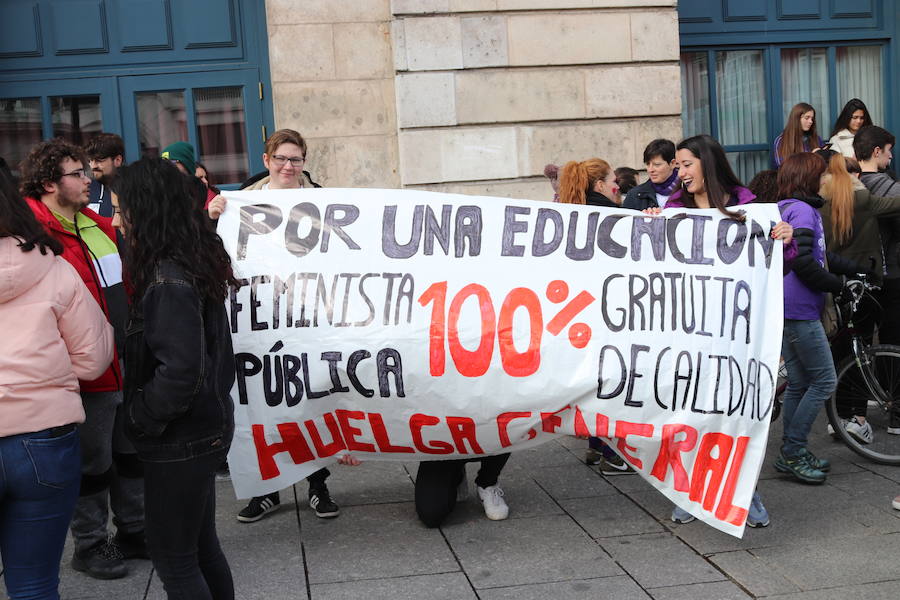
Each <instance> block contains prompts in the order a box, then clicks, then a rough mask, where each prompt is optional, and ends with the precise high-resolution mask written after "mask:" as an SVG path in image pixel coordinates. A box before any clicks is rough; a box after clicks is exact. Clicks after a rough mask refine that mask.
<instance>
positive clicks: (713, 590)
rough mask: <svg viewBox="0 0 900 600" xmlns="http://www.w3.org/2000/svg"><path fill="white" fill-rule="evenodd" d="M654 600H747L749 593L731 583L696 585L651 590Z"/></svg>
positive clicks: (720, 582)
mask: <svg viewBox="0 0 900 600" xmlns="http://www.w3.org/2000/svg"><path fill="white" fill-rule="evenodd" d="M650 596H652V597H653V600H746V599H747V598H751V597H752V596H750V595H749V594H747V592H745V591H744V590H742V589H741V588H740V587H739V586H737V585H735V584H734V583H732V582H730V581H715V582H713V583H695V584H692V585H677V586H674V587H664V588H654V589H652V590H650Z"/></svg>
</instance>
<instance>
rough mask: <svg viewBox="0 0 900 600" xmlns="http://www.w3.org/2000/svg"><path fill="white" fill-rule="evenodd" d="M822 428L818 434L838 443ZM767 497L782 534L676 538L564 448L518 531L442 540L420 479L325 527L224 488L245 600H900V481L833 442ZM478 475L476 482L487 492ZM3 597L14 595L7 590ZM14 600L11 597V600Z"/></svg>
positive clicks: (537, 457) (82, 594)
mask: <svg viewBox="0 0 900 600" xmlns="http://www.w3.org/2000/svg"><path fill="white" fill-rule="evenodd" d="M824 429H825V425H824V420H823V419H821V418H820V420H819V423H818V424H817V425H816V429H815V430H816V431H817V432H824ZM780 434H781V432H780V426H773V428H772V431H771V435H770V443H769V460H768V461H767V465H766V467H765V468H764V469H763V473H762V475H761V480H760V482H759V490H760V492H761V494H762V497H763V500H764V502H765V504H766V507H767V508H768V509H769V512H770V514H771V518H772V524H771V525H770V526H769V527H768V528H765V529H756V530H754V529H749V528H748V529H747V532H746V534H745V535H744V539H743V540H738V539H735V538H732V537H730V536H727V535H725V534H722V533H719V532H717V531H716V530H714V529H712V528H710V527H708V526H706V525H704V524H702V523H700V522H694V523H690V524H687V525H676V524H675V523H672V522H671V521H670V520H669V514H670V511H671V505H670V504H669V503H668V502H667V501H666V500H665V499H664V498H663V497H662V496H661V495H660V494H659V493H658V492H656V491H655V490H653V489H652V488H651V487H650V486H649V484H647V483H645V482H644V481H643V480H642V479H641V478H640V477H638V476H636V475H632V476H617V477H610V478H608V479H605V478H603V477H602V476H600V475H599V474H598V473H597V472H596V470H595V469H592V468H590V467H587V466H585V465H584V464H583V463H582V462H581V458H582V457H583V455H584V448H585V446H586V442H583V441H581V440H576V439H573V438H562V439H560V440H557V441H554V442H550V443H548V444H545V445H543V446H541V447H539V448H536V449H533V450H527V451H523V452H520V453H516V454H513V456H512V458H511V459H510V461H509V463H508V465H507V468H506V469H505V470H504V472H503V475H502V476H501V480H500V483H501V485H502V487H503V489H504V490H505V492H506V499H507V501H508V502H509V505H510V518H509V519H508V520H506V521H500V522H492V521H488V520H487V519H486V518H485V517H484V515H483V512H482V510H481V505H480V504H479V503H478V502H477V500H476V499H475V496H474V494H473V495H472V496H470V500H469V501H468V502H466V503H465V504H462V505H460V506H458V507H457V509H456V511H455V512H454V514H453V515H452V516H451V518H450V519H449V521H448V522H447V523H446V524H445V525H444V527H442V528H441V529H431V530H429V529H426V528H425V527H423V526H422V525H421V524H420V523H419V522H418V520H417V519H416V516H415V511H414V508H413V503H412V499H413V485H412V476H414V475H415V464H414V463H410V464H401V463H374V462H373V463H366V464H364V465H362V466H360V467H356V468H350V467H335V468H334V469H332V471H333V472H334V475H333V477H332V478H331V479H329V487H330V488H331V491H332V495H333V496H334V497H335V499H336V500H337V501H338V503H339V504H340V505H341V508H342V513H341V516H340V517H339V518H337V519H333V520H322V519H317V518H316V517H315V515H314V514H313V513H312V511H311V510H310V509H309V508H308V506H306V504H305V499H306V489H305V485H303V484H300V485H298V486H296V490H297V495H298V497H299V498H300V499H301V500H302V501H304V502H301V504H300V506H299V508H297V506H296V505H295V504H294V502H292V501H291V495H292V494H291V491H290V490H288V491H287V492H284V493H282V499H283V506H282V508H281V510H280V511H279V512H276V513H274V514H273V515H271V516H269V517H268V518H266V519H263V520H262V521H259V522H257V523H253V524H249V525H248V524H242V523H238V522H237V521H236V520H235V518H234V517H235V515H236V514H237V511H238V510H239V509H240V508H241V507H242V506H243V504H244V503H243V502H242V501H238V500H235V499H234V494H233V492H232V490H231V486H230V484H229V483H227V482H222V483H220V484H219V495H218V498H219V507H218V511H219V520H218V527H219V535H220V537H221V539H222V545H223V547H224V549H225V552H226V554H227V555H228V558H229V560H230V562H231V567H232V570H233V571H234V578H235V587H236V591H237V593H236V596H237V598H241V599H276V600H277V599H282V598H283V599H288V598H290V599H295V598H297V599H314V600H358V599H360V598H365V599H367V600H382V599H384V600H388V599H391V600H393V599H416V600H469V599H476V598H480V599H481V600H506V599H513V598H515V599H516V600H529V599H532V598H534V599H542V600H543V599H544V598H553V599H554V600H557V599H558V600H568V599H574V598H589V597H590V598H603V599H618V598H622V599H628V600H631V599H636V598H653V599H655V600H676V599H682V598H683V599H691V600H703V599H716V600H719V599H732V598H750V597H756V598H762V597H778V598H782V599H791V600H800V599H803V600H820V599H822V600H831V599H834V600H838V599H844V598H853V599H854V600H875V599H880V598H885V599H888V598H889V599H891V600H895V599H896V598H898V597H900V511H895V510H893V509H892V508H891V504H890V501H891V499H892V498H893V497H894V496H896V495H897V494H900V468H898V467H884V466H879V465H875V464H871V463H868V462H866V461H864V460H863V459H861V458H859V457H857V456H856V455H855V454H853V453H851V452H850V451H849V450H848V449H846V448H845V447H844V446H842V445H841V444H839V443H836V442H832V441H831V440H830V439H829V438H827V436H825V435H824V433H822V434H819V435H817V436H816V437H815V438H814V439H813V443H812V449H813V451H815V452H816V453H817V454H819V455H821V456H823V457H826V458H829V459H831V460H832V461H833V468H832V472H831V474H830V475H829V477H828V482H827V483H826V484H825V485H822V486H807V485H803V484H800V483H795V482H793V481H790V480H788V479H787V478H786V477H784V476H782V475H779V474H778V473H776V472H775V470H774V469H773V468H772V467H771V460H772V458H773V457H774V456H775V449H776V448H777V439H778V438H780ZM474 467H475V466H474V465H470V470H469V474H470V480H471V479H472V478H473V477H474ZM70 557H71V547H67V549H66V553H65V555H64V558H63V573H62V585H61V592H62V597H63V598H64V599H76V598H78V599H81V598H84V599H87V598H97V599H100V598H102V599H108V598H116V599H124V600H131V599H134V600H139V599H154V600H158V599H163V598H165V594H164V592H163V590H162V585H161V584H160V582H159V579H157V578H156V577H155V576H154V575H153V573H152V570H151V567H150V564H149V562H147V561H132V562H131V563H130V565H131V567H132V573H131V575H130V576H129V577H127V578H126V579H122V580H118V581H96V580H93V579H89V578H87V577H84V576H82V575H81V574H79V573H76V572H74V571H72V570H71V568H70V567H69V566H68V562H69V559H70ZM2 589H3V588H2V587H0V590H2ZM0 594H2V595H3V597H5V593H3V592H0Z"/></svg>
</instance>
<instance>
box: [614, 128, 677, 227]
mask: <svg viewBox="0 0 900 600" xmlns="http://www.w3.org/2000/svg"><path fill="white" fill-rule="evenodd" d="M644 166H646V167H647V175H648V179H647V181H645V182H644V183H642V184H640V185H639V186H637V187H635V188H632V190H631V191H630V192H628V195H627V196H625V201H624V202H623V203H622V207H623V208H631V209H633V210H644V209H646V208H655V207H659V208H662V207H663V206H665V204H666V200H668V199H669V196H671V195H672V194H673V193H674V192H675V190H676V189H678V169H677V168H676V167H675V144H674V142H672V141H671V140H666V139H662V138H660V139H656V140H653V141H652V142H650V143H649V144H647V147H646V148H644Z"/></svg>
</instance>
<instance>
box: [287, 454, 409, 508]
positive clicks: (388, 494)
mask: <svg viewBox="0 0 900 600" xmlns="http://www.w3.org/2000/svg"><path fill="white" fill-rule="evenodd" d="M329 470H330V471H331V476H330V477H329V478H328V481H327V483H328V490H329V491H330V492H331V496H332V497H333V498H334V500H335V501H336V502H337V503H338V504H339V505H340V506H341V507H344V506H355V505H359V504H385V503H390V502H412V501H413V496H414V492H413V483H412V479H411V478H410V476H409V473H408V472H407V470H406V468H405V467H404V465H403V463H399V462H374V461H369V462H366V463H364V464H362V465H360V466H358V467H342V466H340V465H336V466H335V467H333V468H331V469H329ZM297 493H298V494H301V493H302V498H303V499H304V500H306V498H307V497H308V495H307V486H306V484H305V483H301V484H298V485H297Z"/></svg>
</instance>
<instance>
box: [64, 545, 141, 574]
mask: <svg viewBox="0 0 900 600" xmlns="http://www.w3.org/2000/svg"><path fill="white" fill-rule="evenodd" d="M72 568H73V569H75V570H76V571H81V572H82V573H84V574H85V575H87V576H88V577H93V578H94V579H121V578H122V577H125V576H126V575H128V566H127V565H126V564H125V561H124V560H123V558H122V555H121V554H120V553H119V550H118V548H116V547H115V546H114V545H112V544H110V543H109V542H100V543H99V544H95V545H93V546H91V547H90V548H88V549H87V550H83V551H81V552H75V554H74V555H73V556H72Z"/></svg>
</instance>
